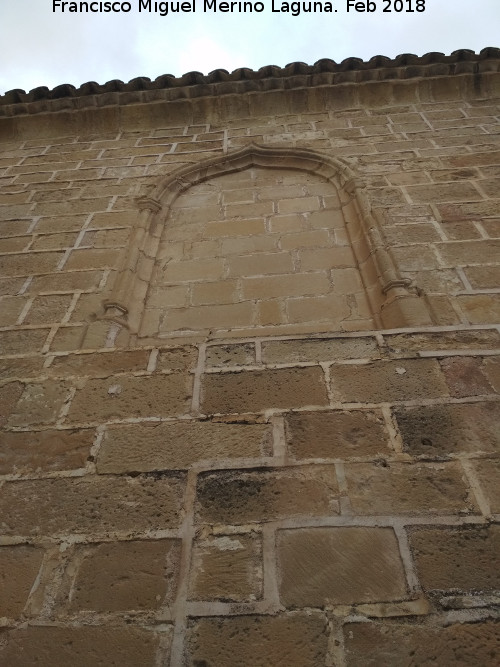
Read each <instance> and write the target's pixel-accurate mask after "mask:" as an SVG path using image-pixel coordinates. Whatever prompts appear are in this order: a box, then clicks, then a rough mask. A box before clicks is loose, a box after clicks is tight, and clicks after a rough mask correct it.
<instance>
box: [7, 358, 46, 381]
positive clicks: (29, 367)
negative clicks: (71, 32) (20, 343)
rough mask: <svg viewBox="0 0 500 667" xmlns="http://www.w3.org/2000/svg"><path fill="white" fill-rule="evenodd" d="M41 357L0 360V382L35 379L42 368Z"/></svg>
mask: <svg viewBox="0 0 500 667" xmlns="http://www.w3.org/2000/svg"><path fill="white" fill-rule="evenodd" d="M43 361H44V360H43V358H42V357H10V358H9V357H7V358H0V380H9V379H12V378H36V377H38V376H39V375H40V372H41V370H42V366H43Z"/></svg>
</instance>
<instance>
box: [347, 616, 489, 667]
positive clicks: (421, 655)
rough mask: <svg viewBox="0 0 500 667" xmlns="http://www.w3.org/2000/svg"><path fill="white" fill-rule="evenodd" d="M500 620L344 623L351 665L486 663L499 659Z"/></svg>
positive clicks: (393, 665)
mask: <svg viewBox="0 0 500 667" xmlns="http://www.w3.org/2000/svg"><path fill="white" fill-rule="evenodd" d="M499 635H500V632H499V628H498V624H497V623H495V622H494V621H486V622H479V623H463V624H456V625H449V626H447V627H444V628H441V627H435V628H432V627H429V626H427V625H410V624H405V625H394V624H392V623H391V624H389V623H385V624H383V623H347V624H346V625H345V626H344V637H345V649H346V656H347V662H346V664H347V666H348V667H358V666H359V665H366V664H367V656H369V663H368V664H369V665H370V667H400V665H410V664H413V665H431V664H432V663H436V661H437V662H439V664H441V665H464V666H465V665H484V667H494V665H495V664H496V663H497V662H498V655H497V651H498V649H497V645H498V641H499Z"/></svg>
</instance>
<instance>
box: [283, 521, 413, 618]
mask: <svg viewBox="0 0 500 667" xmlns="http://www.w3.org/2000/svg"><path fill="white" fill-rule="evenodd" d="M277 544H278V562H279V568H280V572H281V578H280V599H281V601H282V602H283V604H285V605H286V606H287V607H324V606H325V605H332V604H355V603H362V602H386V601H389V600H398V599H402V598H405V597H406V595H407V591H406V582H405V576H404V570H403V564H402V561H401V556H400V554H399V547H398V542H397V539H396V536H395V534H394V531H393V530H392V528H365V527H359V528H343V527H342V528H307V529H306V528H304V529H294V530H281V531H279V533H278V542H277Z"/></svg>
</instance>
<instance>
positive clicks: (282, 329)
mask: <svg viewBox="0 0 500 667" xmlns="http://www.w3.org/2000/svg"><path fill="white" fill-rule="evenodd" d="M363 188H364V184H363V182H362V181H360V180H359V179H357V178H355V175H354V174H353V172H352V171H351V170H350V168H349V167H348V166H347V165H346V164H343V163H341V162H339V161H336V160H334V159H330V158H326V157H324V156H320V155H318V154H316V153H314V152H313V151H309V150H303V149H276V148H263V147H260V146H255V145H250V146H247V147H246V148H244V149H241V150H240V151H236V152H234V153H230V154H228V155H224V156H222V157H218V158H213V159H209V160H207V161H204V162H200V163H198V164H195V165H188V166H187V167H184V168H181V169H179V170H178V171H176V172H174V173H172V174H170V175H169V176H167V177H165V178H164V179H163V180H161V181H160V182H159V183H158V185H157V187H156V188H155V190H154V191H152V192H151V193H150V195H149V196H147V197H142V198H139V199H138V200H137V204H138V207H139V209H140V212H139V213H138V221H137V225H136V227H135V229H134V232H133V235H132V238H131V240H130V242H129V247H128V250H127V252H126V253H125V254H124V255H123V261H122V264H121V267H120V268H119V270H118V275H117V278H116V280H115V281H114V283H113V287H112V289H111V290H110V292H109V294H108V296H107V298H106V299H104V301H103V306H104V308H103V311H102V312H101V314H100V315H99V314H98V317H97V319H98V320H100V319H101V320H102V319H104V320H110V319H111V320H112V322H113V323H114V325H118V326H119V327H121V329H120V331H119V332H118V333H117V335H116V337H115V338H114V339H113V341H114V342H113V344H119V345H121V344H126V341H127V340H128V339H129V338H130V335H131V334H132V335H135V336H138V338H139V339H142V340H147V339H149V340H153V339H158V338H160V339H161V338H175V337H178V336H186V335H187V336H193V335H195V336H202V337H205V336H217V337H220V336H222V337H224V336H226V335H230V336H249V335H250V336H251V335H267V333H268V332H269V333H272V334H301V333H311V332H314V333H321V332H330V331H347V332H348V331H363V330H367V329H373V328H378V327H381V326H390V327H395V326H396V327H397V326H406V325H409V324H411V325H415V324H418V325H421V324H429V323H431V321H432V320H431V319H430V317H429V313H428V310H427V306H426V303H425V300H424V299H423V298H421V293H420V292H419V291H418V290H417V289H415V288H414V287H413V286H410V283H411V281H410V280H408V279H404V278H402V277H401V275H400V273H399V271H398V268H397V266H396V264H395V263H394V261H393V259H392V256H391V254H390V253H389V252H388V251H387V247H386V245H385V243H384V240H383V238H384V237H383V234H382V233H381V223H380V222H379V220H378V218H377V216H376V215H374V213H373V212H372V210H371V206H370V204H369V201H368V200H367V198H366V195H365V194H364V192H363V191H362V190H363ZM114 325H113V326H114ZM108 326H109V325H106V323H105V322H100V323H99V322H98V323H97V324H96V325H95V326H94V325H91V326H90V327H89V331H90V329H92V330H93V329H96V333H97V335H99V336H100V335H102V334H101V332H100V330H99V331H98V329H99V327H101V328H102V327H104V329H106V327H108ZM90 334H92V331H90ZM116 341H118V342H116Z"/></svg>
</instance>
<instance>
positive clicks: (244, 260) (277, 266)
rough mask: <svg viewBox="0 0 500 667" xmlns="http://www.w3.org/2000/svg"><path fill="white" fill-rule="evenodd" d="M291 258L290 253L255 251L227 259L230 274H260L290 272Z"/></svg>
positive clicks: (291, 266)
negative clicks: (255, 252)
mask: <svg viewBox="0 0 500 667" xmlns="http://www.w3.org/2000/svg"><path fill="white" fill-rule="evenodd" d="M292 272H293V260H292V256H291V254H290V253H287V252H275V253H257V254H254V255H243V256H240V257H234V258H231V259H230V260H229V275H230V276H260V275H270V274H273V273H292Z"/></svg>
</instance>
